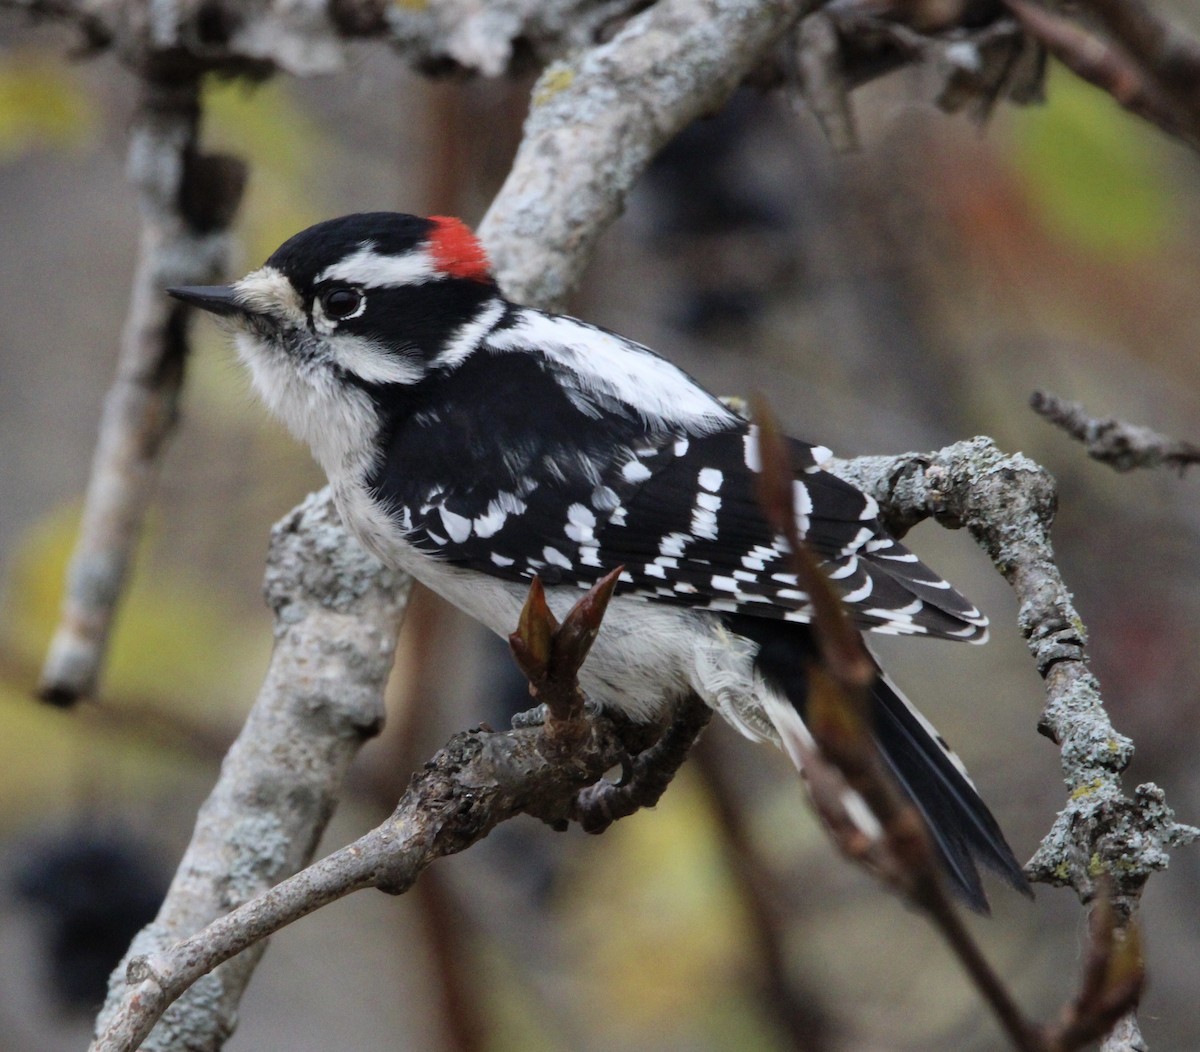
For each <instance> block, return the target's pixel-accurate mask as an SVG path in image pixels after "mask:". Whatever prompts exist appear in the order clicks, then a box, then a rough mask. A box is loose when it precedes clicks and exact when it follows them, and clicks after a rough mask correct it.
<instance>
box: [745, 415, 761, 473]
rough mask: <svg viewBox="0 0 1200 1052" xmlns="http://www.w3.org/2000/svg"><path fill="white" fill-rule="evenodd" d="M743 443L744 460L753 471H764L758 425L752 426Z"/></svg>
mask: <svg viewBox="0 0 1200 1052" xmlns="http://www.w3.org/2000/svg"><path fill="white" fill-rule="evenodd" d="M742 442H743V446H744V449H743V459H744V460H745V462H746V467H748V468H749V469H750V470H751V471H754V472H758V471H762V455H761V454H760V453H759V451H758V425H757V424H751V425H750V429H749V430H748V431H747V432H746V436H745V438H744V439H743V440H742Z"/></svg>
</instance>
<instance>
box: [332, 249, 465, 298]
mask: <svg viewBox="0 0 1200 1052" xmlns="http://www.w3.org/2000/svg"><path fill="white" fill-rule="evenodd" d="M440 277H442V274H441V272H440V271H439V270H438V269H437V266H436V265H435V264H434V262H433V257H432V256H430V254H429V253H428V252H427V251H426V250H424V249H414V250H413V251H411V252H405V253H403V254H401V255H398V256H388V255H384V254H383V253H381V252H378V251H376V249H375V245H374V244H373V243H371V242H370V241H367V242H365V243H364V244H363V245H362V246H361V247H360V248H359V249H358V251H357V252H354V253H353V254H351V255H349V256H346V257H345V258H344V259H340V260H338V261H337V262H336V263H334V264H333V265H332V266H329V267H326V268H325V269H324V270H323V271H321V273H320V274H318V275H317V283H318V284H320V283H321V282H322V281H345V282H348V283H349V284H351V285H366V286H368V287H382V288H395V287H398V286H400V285H420V284H423V283H424V282H426V281H434V280H436V279H438V278H440Z"/></svg>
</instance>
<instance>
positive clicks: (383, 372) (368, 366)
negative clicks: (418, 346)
mask: <svg viewBox="0 0 1200 1052" xmlns="http://www.w3.org/2000/svg"><path fill="white" fill-rule="evenodd" d="M321 342H322V344H323V345H324V347H325V348H327V349H328V352H329V358H330V360H331V361H333V362H334V363H335V364H337V365H339V366H341V367H342V368H343V369H345V370H346V372H348V373H353V374H354V375H355V376H357V377H358V378H359V379H360V380H362V381H363V382H365V383H369V384H415V383H417V382H418V381H419V380H420V379H421V378H422V377H423V376H424V375H425V370H424V369H423V368H422V367H421V365H420V364H419V363H418V362H417V361H416V360H415V359H413V358H410V357H407V356H406V355H405V354H404V353H403V350H400V349H395V350H393V349H389V348H387V347H385V346H383V344H381V343H376V342H374V341H372V340H369V339H367V338H366V337H363V336H336V335H335V336H326V337H325V338H324V339H323V340H322V341H321Z"/></svg>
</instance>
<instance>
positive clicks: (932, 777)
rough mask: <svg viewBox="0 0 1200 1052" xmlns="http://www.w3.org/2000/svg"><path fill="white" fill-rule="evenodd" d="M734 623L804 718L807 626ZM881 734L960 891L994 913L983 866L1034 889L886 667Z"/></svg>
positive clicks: (878, 722)
mask: <svg viewBox="0 0 1200 1052" xmlns="http://www.w3.org/2000/svg"><path fill="white" fill-rule="evenodd" d="M727 623H728V624H729V627H730V628H731V629H732V630H733V631H734V632H737V633H738V634H739V635H743V636H746V637H748V638H750V639H752V640H754V641H755V642H757V643H758V644H759V652H758V655H757V657H756V658H755V663H756V665H757V667H758V670H759V672H760V673H761V674H762V676H763V679H764V680H765V681H766V682H767V684H768V685H769V686H771V687H773V688H774V689H775V690H776V691H778V692H780V693H782V694H783V695H784V696H785V697H786V698H787V699H788V701H790V702H791V704H792V705H793V706H794V707H795V709H796V712H797V713H798V714H799V716H800V718H801V720H803V719H804V716H805V707H806V704H807V696H808V682H807V668H808V665H809V663H810V662H811V661H812V660H813V659H814V658H815V656H816V653H815V647H814V644H813V639H812V632H811V630H810V629H809V627H808V626H807V625H804V624H794V623H793V624H787V623H783V622H779V621H770V620H767V619H765V618H755V617H745V616H736V615H735V616H730V617H728V618H727ZM871 700H872V703H873V704H872V716H873V719H874V723H875V738H876V741H877V743H878V745H879V748H880V751H881V752H882V753H883V757H884V759H885V760H886V762H887V765H888V767H889V768H890V769H891V771H892V773H893V775H895V777H896V780H897V782H899V784H900V787H901V788H902V789H903V790H904V792H905V794H906V795H907V796H908V797H909V798H910V799H911V800H912V801H913V803H914V804H915V805H916V806H917V808H918V809H919V810H920V812H921V814H922V816H923V817H924V818H925V821H926V824H927V825H928V826H929V830H930V833H931V834H932V836H933V839H934V843H935V845H936V847H937V850H938V854H939V855H940V857H941V861H942V866H943V869H944V871H945V874H946V878H947V880H949V882H950V884H951V886H952V887H953V889H954V891H955V892H956V893H957V894H958V896H959V897H960V898H961V899H962V900H963V901H964V902H965V903H966V905H968V906H970V907H971V909H973V910H977V911H979V912H980V913H986V912H988V901H987V896H986V895H985V894H984V891H983V885H982V883H981V881H980V877H979V870H978V866H979V865H982V866H985V867H986V868H987V869H990V870H992V871H994V872H995V873H996V874H998V875H999V876H1000V877H1001V878H1002V879H1003V880H1004V881H1006V882H1007V883H1008V884H1010V885H1012V887H1014V888H1015V889H1016V890H1018V891H1020V892H1022V893H1023V894H1026V895H1031V894H1032V892H1031V891H1030V888H1029V883H1028V881H1027V880H1026V879H1025V874H1024V873H1023V872H1022V870H1021V865H1020V863H1019V862H1018V861H1017V859H1016V857H1015V856H1014V855H1013V852H1012V848H1010V847H1009V846H1008V842H1007V841H1006V840H1005V839H1004V834H1003V833H1002V832H1001V830H1000V826H999V825H998V823H997V822H996V819H995V818H994V817H993V816H992V813H991V811H989V810H988V807H987V804H985V803H984V802H983V799H982V798H981V797H980V795H979V792H978V791H977V790H976V789H975V787H974V786H973V785H972V784H971V781H970V779H969V778H968V777H967V775H966V774H965V773H964V772H963V771H962V770H961V765H960V764H959V762H958V760H957V757H955V756H954V754H953V753H951V752H950V750H949V748H948V747H947V746H946V745H945V743H944V742H942V740H941V738H940V737H939V736H938V734H937V732H936V731H935V730H933V728H932V727H930V726H929V725H928V724H927V723H926V722H925V721H924V720H923V719H922V718H921V717H920V716H918V715H917V713H916V711H915V710H914V709H913V707H912V706H911V705H910V704H909V703H908V702H907V701H906V700H905V698H904V696H903V695H902V694H901V693H900V692H899V691H898V690H897V689H896V688H895V687H894V686H893V685H892V684H891V683H890V682H889V681H888V679H887V677H886V676H884V675H883V673H882V672H880V674H879V677H878V678H877V679H876V681H875V685H874V687H873V688H872V691H871Z"/></svg>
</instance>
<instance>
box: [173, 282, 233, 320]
mask: <svg viewBox="0 0 1200 1052" xmlns="http://www.w3.org/2000/svg"><path fill="white" fill-rule="evenodd" d="M167 293H168V294H169V295H171V296H174V297H175V298H176V299H177V300H182V301H183V302H184V303H190V304H191V305H192V306H193V307H199V308H200V309H201V310H206V311H208V312H209V313H211V314H249V313H250V311H249V310H248V309H247V308H246V307H245V306H244V305H243V304H241V303H239V302H238V300H237V298H236V295H235V290H234V288H233V286H232V285H179V286H176V287H175V288H173V289H167Z"/></svg>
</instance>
